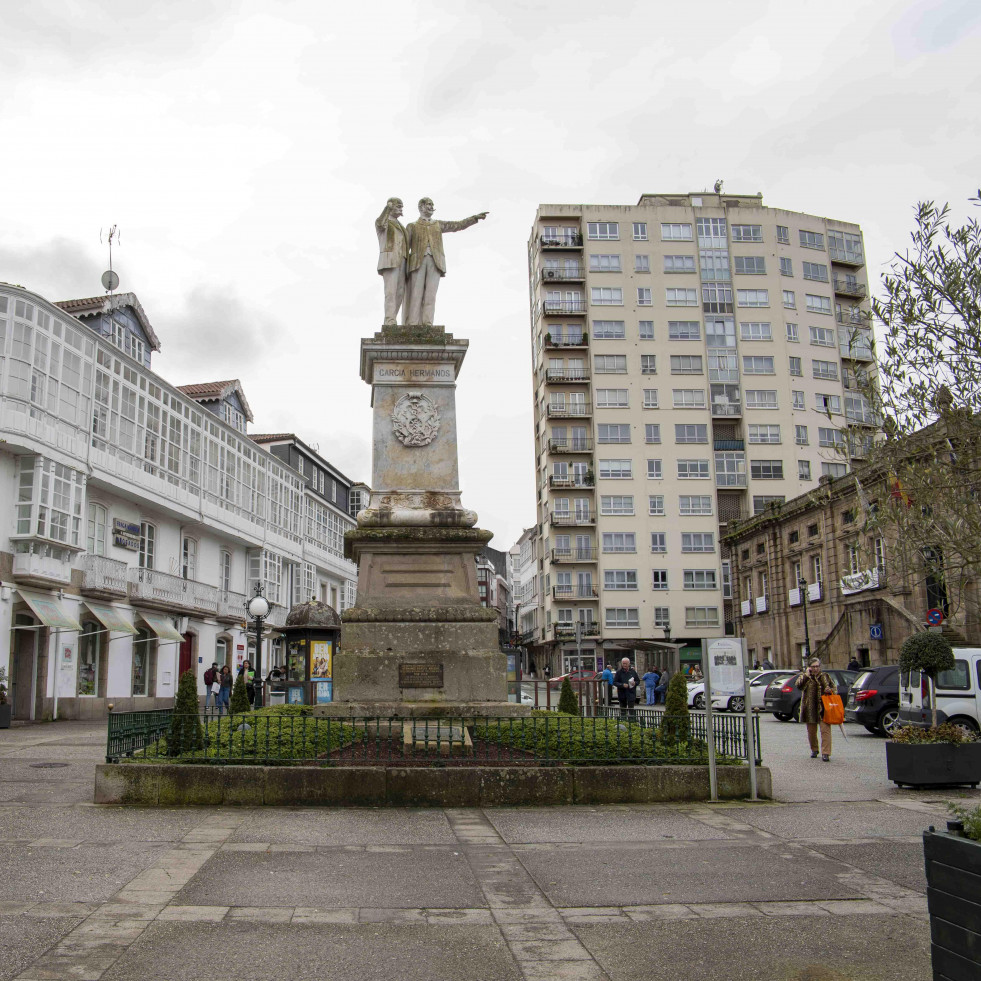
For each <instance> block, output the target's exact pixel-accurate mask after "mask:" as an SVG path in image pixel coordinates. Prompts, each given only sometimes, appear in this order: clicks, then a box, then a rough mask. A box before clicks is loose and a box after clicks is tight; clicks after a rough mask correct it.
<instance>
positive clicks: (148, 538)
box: [139, 521, 157, 569]
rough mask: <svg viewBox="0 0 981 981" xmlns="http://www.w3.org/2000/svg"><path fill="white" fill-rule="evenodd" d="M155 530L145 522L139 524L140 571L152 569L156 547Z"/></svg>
mask: <svg viewBox="0 0 981 981" xmlns="http://www.w3.org/2000/svg"><path fill="white" fill-rule="evenodd" d="M156 538H157V529H156V528H155V527H154V526H153V525H151V524H149V523H148V522H146V521H142V522H140V557H139V563H140V568H141V569H152V568H153V552H154V548H155V545H156Z"/></svg>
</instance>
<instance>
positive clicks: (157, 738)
mask: <svg viewBox="0 0 981 981" xmlns="http://www.w3.org/2000/svg"><path fill="white" fill-rule="evenodd" d="M556 700H557V699H556ZM744 723H745V719H742V718H740V717H737V716H733V717H731V718H726V717H722V716H716V717H715V722H714V726H713V728H714V731H715V733H716V753H717V755H718V756H719V757H720V758H721V759H723V760H724V761H729V762H737V761H741V760H746V759H747V751H746V741H745V725H744ZM758 745H759V743H758V742H757V746H758ZM124 759H125V760H129V761H132V762H141V763H167V762H174V763H197V764H253V765H255V764H261V765H277V764H278V765H297V764H306V765H318V766H398V767H405V766H454V765H455V766H460V765H466V764H472V765H474V764H475V765H481V766H532V765H535V766H541V765H560V764H561V765H597V764H601V765H616V764H635V765H636V764H645V765H656V764H671V763H676V764H677V763H688V764H704V763H706V762H707V759H708V757H707V746H706V744H705V722H704V716H699V715H697V714H693V715H691V716H690V717H688V718H687V720H681V721H679V720H672V719H670V718H667V717H666V716H665V713H664V711H663V710H657V709H648V708H638V709H635V710H633V711H630V710H627V711H626V712H623V713H621V712H620V710H619V709H617V708H606V707H602V708H600V707H594V708H593V709H591V710H590V711H589V712H588V714H584V715H581V716H574V715H566V714H560V713H557V712H550V711H540V712H533V713H532V714H531V715H529V716H524V717H503V716H501V717H490V718H475V717H448V718H442V719H393V718H387V717H384V718H383V717H376V716H370V717H359V718H349V719H340V718H330V717H321V716H315V715H313V714H312V710H311V709H310V708H309V707H299V706H289V707H285V708H268V709H263V710H261V711H259V712H248V713H240V714H236V715H228V714H225V715H222V716H217V715H214V714H209V713H203V714H196V715H180V716H179V715H175V714H174V713H172V712H171V711H169V710H161V711H156V712H117V713H112V714H110V716H109V735H108V744H107V748H106V762H108V763H118V762H120V761H121V760H124Z"/></svg>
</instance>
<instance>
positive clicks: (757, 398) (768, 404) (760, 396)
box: [746, 388, 777, 409]
mask: <svg viewBox="0 0 981 981" xmlns="http://www.w3.org/2000/svg"><path fill="white" fill-rule="evenodd" d="M746 408H747V409H776V408H777V393H776V392H775V391H771V390H767V389H752V388H747V389H746Z"/></svg>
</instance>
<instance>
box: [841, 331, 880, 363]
mask: <svg viewBox="0 0 981 981" xmlns="http://www.w3.org/2000/svg"><path fill="white" fill-rule="evenodd" d="M843 335H844V336H843ZM838 353H839V354H840V355H841V356H842V357H843V358H848V360H849V361H875V355H874V354H873V353H872V336H871V333H870V332H868V331H863V332H862V333H861V334H859V333H857V332H856V333H855V334H845V332H844V331H840V330H839V331H838Z"/></svg>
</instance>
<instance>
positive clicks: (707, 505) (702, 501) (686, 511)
mask: <svg viewBox="0 0 981 981" xmlns="http://www.w3.org/2000/svg"><path fill="white" fill-rule="evenodd" d="M678 510H679V513H680V514H683V515H710V514H711V513H712V498H711V497H710V496H709V495H708V494H682V495H681V497H679V498H678Z"/></svg>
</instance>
